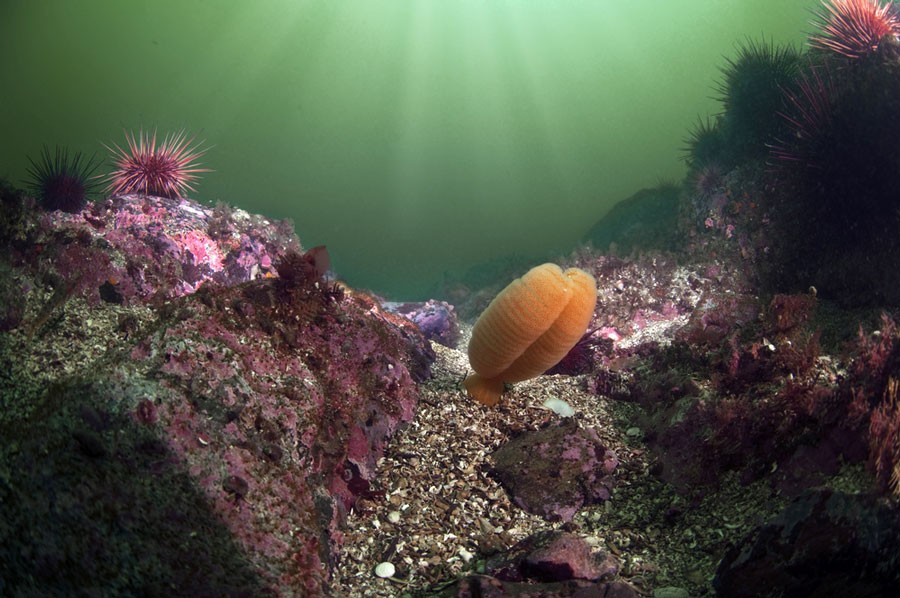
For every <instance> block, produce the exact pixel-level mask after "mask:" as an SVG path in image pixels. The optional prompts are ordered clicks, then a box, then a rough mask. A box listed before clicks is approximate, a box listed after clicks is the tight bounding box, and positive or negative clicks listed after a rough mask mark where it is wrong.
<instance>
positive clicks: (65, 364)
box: [0, 197, 433, 595]
mask: <svg viewBox="0 0 900 598" xmlns="http://www.w3.org/2000/svg"><path fill="white" fill-rule="evenodd" d="M42 218H43V220H42V223H41V225H40V227H39V228H38V229H35V230H36V231H37V232H35V233H34V234H35V235H36V237H35V238H39V239H40V240H41V249H40V253H41V254H42V255H45V256H56V257H55V259H53V260H47V261H45V260H44V259H43V258H42V259H41V260H38V259H37V257H36V255H37V250H36V249H34V248H32V249H31V250H29V248H28V247H26V246H24V245H21V244H19V245H17V246H16V250H15V251H16V255H15V256H12V257H13V259H12V260H11V264H9V265H4V266H3V267H4V268H7V274H6V275H4V276H3V277H2V279H3V281H4V282H9V281H25V280H38V281H44V280H46V277H47V276H51V275H52V277H54V278H55V279H57V280H59V281H61V282H60V283H59V285H60V288H63V289H65V290H66V291H67V293H68V294H67V295H65V296H62V298H61V299H59V300H57V299H56V298H51V300H50V301H49V304H51V305H52V306H53V307H54V312H53V313H54V314H55V315H53V316H52V317H45V316H43V315H42V313H43V312H44V311H46V310H45V309H42V308H41V305H42V304H44V303H48V302H47V300H46V299H45V298H44V295H45V294H49V293H47V292H46V290H45V289H43V288H41V290H42V291H44V293H43V294H42V293H37V292H34V291H32V292H31V293H28V294H26V295H25V296H24V301H23V302H24V303H25V305H26V309H25V310H24V316H23V318H24V320H23V321H22V325H21V326H19V327H18V329H15V330H12V331H10V332H5V333H3V335H2V336H0V365H3V366H4V370H8V371H9V376H8V377H6V378H4V379H3V380H2V381H0V384H2V386H0V391H2V392H0V401H2V406H3V409H2V410H0V434H2V436H3V437H4V438H5V439H8V440H9V442H4V443H3V446H2V447H0V501H2V502H3V505H4V521H5V522H6V523H7V525H5V526H0V580H2V581H0V593H6V592H10V593H12V594H29V595H47V594H61V595H70V594H74V593H77V592H81V591H90V592H91V593H96V594H104V595H112V594H114V595H122V594H134V593H141V592H149V593H151V594H165V593H169V592H170V590H171V588H173V587H176V588H178V589H179V591H183V592H187V593H193V594H198V595H201V594H216V595H270V594H272V593H285V594H290V593H293V594H295V595H326V594H327V593H328V584H329V578H330V574H331V568H332V566H333V564H334V562H335V559H336V555H337V554H338V550H339V547H340V542H341V538H342V536H341V532H340V526H341V524H342V522H343V521H344V519H345V517H346V515H347V513H348V512H349V511H350V510H351V509H353V508H355V506H356V504H357V502H358V501H359V500H360V499H361V498H366V499H377V498H378V496H379V490H378V488H377V481H376V479H375V466H376V463H377V461H378V459H379V458H380V457H381V455H382V454H383V450H384V446H385V442H386V441H387V439H388V438H389V437H390V436H391V434H393V433H394V432H395V431H396V430H397V429H398V428H399V427H400V426H401V425H403V424H404V423H405V422H408V421H410V420H411V419H412V417H413V415H414V413H415V410H416V406H417V401H418V391H417V388H416V384H415V379H421V378H423V377H427V375H428V367H429V364H430V361H431V360H432V359H433V353H431V349H430V345H429V343H428V341H427V340H426V339H425V338H424V336H422V334H421V333H420V332H419V331H418V330H417V329H416V328H415V326H413V325H412V324H410V323H409V322H407V321H406V320H404V319H402V318H400V317H397V316H394V315H392V314H388V313H380V312H379V311H378V310H377V309H373V306H372V305H371V304H370V302H369V301H368V300H367V299H366V298H365V297H364V296H362V295H358V294H356V293H355V292H353V291H352V290H350V289H343V288H337V287H335V286H328V285H324V284H319V283H318V282H317V283H316V284H312V285H307V286H305V287H302V288H287V286H286V285H284V284H279V279H278V278H277V277H273V276H259V277H258V275H261V273H262V272H263V271H265V270H266V269H267V268H268V267H269V266H265V265H264V264H269V265H270V266H271V262H269V260H268V257H271V256H278V255H280V254H282V253H283V252H284V250H285V248H286V247H299V242H298V240H297V239H296V237H294V236H293V235H292V233H290V231H289V230H286V229H283V228H281V227H280V226H279V225H273V224H271V223H269V222H268V221H266V220H265V219H263V218H261V217H257V216H250V215H247V214H245V213H243V212H240V211H222V210H220V211H218V212H217V213H216V214H212V213H211V211H210V210H208V209H207V208H205V207H202V206H200V205H199V204H195V203H193V202H190V201H188V200H181V201H174V200H163V199H159V198H143V197H127V198H114V199H111V200H108V201H106V202H103V203H101V204H97V205H95V206H94V208H93V210H92V211H89V210H84V211H82V212H81V213H79V214H63V213H61V212H58V213H53V214H51V215H44V217H42ZM210 220H212V222H211V221H210ZM201 225H202V228H199V229H198V228H197V227H198V226H201ZM30 251H31V252H33V253H34V255H32V253H29V252H30ZM62 256H67V257H65V258H63V257H62ZM264 258H265V259H264ZM0 259H2V258H0ZM6 259H10V258H9V256H7V258H6ZM48 268H56V270H55V271H54V272H47V269H48ZM0 271H3V270H2V269H0ZM73 279H74V281H75V282H74V283H73V282H72V280H73ZM113 279H115V280H113ZM106 282H108V283H109V285H114V286H115V291H116V293H117V294H116V297H118V296H119V295H121V297H122V298H123V300H122V302H119V301H118V300H117V301H112V302H110V301H102V300H101V297H100V290H99V289H100V287H101V286H102V285H103V284H104V283H106ZM41 285H43V282H41ZM35 286H37V285H35ZM198 287H199V290H197V289H198ZM195 291H196V292H195ZM103 292H104V293H105V294H106V296H107V298H108V297H110V295H109V293H110V292H111V289H109V288H107V289H106V290H105V291H103ZM57 294H59V293H54V297H55V296H56V295H57ZM160 299H164V301H161V300H160ZM48 522H51V523H50V524H49V525H48Z"/></svg>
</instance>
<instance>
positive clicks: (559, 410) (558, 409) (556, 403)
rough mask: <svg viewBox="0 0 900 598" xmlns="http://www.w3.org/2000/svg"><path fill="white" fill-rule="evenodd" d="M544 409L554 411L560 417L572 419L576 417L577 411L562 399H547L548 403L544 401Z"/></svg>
mask: <svg viewBox="0 0 900 598" xmlns="http://www.w3.org/2000/svg"><path fill="white" fill-rule="evenodd" d="M543 407H544V408H545V409H549V410H550V411H553V412H554V413H556V414H557V415H559V416H560V417H572V416H573V415H575V410H574V409H572V406H571V405H569V404H568V403H566V402H565V401H563V400H562V399H556V398H551V399H547V400H546V401H544V404H543Z"/></svg>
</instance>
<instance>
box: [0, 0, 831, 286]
mask: <svg viewBox="0 0 900 598" xmlns="http://www.w3.org/2000/svg"><path fill="white" fill-rule="evenodd" d="M817 4H818V0H671V1H669V2H663V1H662V0H643V1H630V0H629V1H627V2H623V1H613V0H457V1H454V0H308V1H302V0H258V1H252V2H251V1H247V0H240V1H238V0H227V1H226V0H221V1H213V0H207V1H200V0H152V1H145V0H127V1H126V0H0V177H7V178H9V179H11V180H13V181H14V182H19V181H21V179H22V178H23V177H24V176H25V169H26V166H27V164H28V162H27V159H26V156H27V155H32V156H36V155H37V154H38V152H39V150H40V147H41V145H42V144H45V143H46V144H49V145H51V146H52V145H55V144H63V145H67V146H69V147H71V148H73V149H81V150H83V151H88V152H92V151H95V150H96V151H100V152H104V153H105V150H104V149H103V146H102V145H101V142H107V143H109V142H110V141H115V142H118V143H122V141H123V129H129V130H136V129H139V128H140V127H142V126H143V127H145V128H147V127H149V128H154V127H156V128H158V129H159V131H160V132H166V131H171V130H176V129H180V128H183V127H187V128H188V129H190V130H191V131H193V132H195V133H198V134H199V135H200V136H201V137H202V138H204V139H206V140H207V141H208V142H209V143H210V144H213V145H214V147H213V148H212V149H211V150H210V151H209V152H208V154H207V155H206V156H205V159H204V162H205V165H207V166H208V167H210V168H212V169H214V170H215V172H212V173H209V174H207V175H205V177H204V178H203V180H202V181H201V182H200V184H199V186H198V192H197V194H196V197H197V198H198V199H201V200H203V201H206V202H215V201H218V200H221V201H224V202H226V203H229V204H232V205H236V206H238V207H241V208H244V209H246V210H250V211H254V212H260V213H264V214H267V215H269V216H272V217H278V218H291V219H293V221H294V223H295V226H296V229H297V232H298V234H299V236H300V238H301V241H302V242H303V244H304V245H305V246H307V247H309V246H312V245H316V244H321V243H325V244H327V245H328V247H329V250H330V252H331V254H332V263H333V265H334V267H335V269H336V270H337V273H338V274H339V275H340V276H341V277H342V278H344V279H346V280H347V281H348V282H350V283H351V284H353V285H354V286H363V287H369V288H373V289H375V290H378V291H380V292H385V293H387V294H389V295H393V296H395V297H401V296H402V297H405V298H413V297H415V296H421V295H422V294H423V293H426V292H427V290H428V289H429V288H430V287H432V286H433V285H435V284H436V283H438V282H439V281H440V280H441V278H442V276H443V275H444V273H445V272H459V271H463V270H465V269H466V268H468V267H469V266H471V265H473V264H476V263H479V262H482V261H484V260H488V259H492V258H496V257H499V256H504V255H507V254H511V253H518V254H539V253H542V252H546V251H548V250H566V249H568V248H571V247H572V246H573V245H574V244H575V243H576V242H577V240H578V239H579V238H580V237H581V235H582V234H583V233H584V232H585V231H586V230H587V229H588V228H590V226H591V225H592V224H593V223H594V222H595V221H596V220H597V219H598V218H599V217H600V216H602V215H603V214H604V213H605V212H606V210H607V209H608V208H609V207H610V206H611V205H612V204H614V203H615V202H617V201H620V200H622V199H624V198H625V197H627V196H629V195H630V194H632V193H633V192H635V191H637V190H638V189H640V188H642V187H646V186H652V185H655V184H656V183H657V182H659V181H660V180H676V179H679V178H680V177H681V176H682V174H683V164H682V163H681V162H680V160H679V155H680V147H681V145H682V140H683V138H684V137H685V134H686V131H687V130H688V129H689V128H690V127H691V126H692V124H693V123H694V122H695V121H696V118H697V116H698V115H700V114H703V115H705V114H707V113H709V112H716V111H717V104H716V102H715V101H714V100H712V99H711V96H713V95H714V92H713V90H712V87H713V85H714V83H715V81H716V80H717V78H718V72H717V68H718V67H719V66H720V65H721V64H722V62H723V61H722V56H723V55H724V54H728V55H731V54H733V49H734V44H735V42H737V41H739V40H741V39H744V38H746V37H747V36H751V37H754V38H759V37H760V36H761V35H762V34H765V35H766V36H767V37H771V38H773V39H774V40H775V41H776V42H787V41H794V42H798V43H799V42H801V41H802V40H803V39H804V34H805V32H807V31H808V30H809V29H810V26H809V25H808V21H809V20H810V13H809V10H810V7H813V6H815V5H817Z"/></svg>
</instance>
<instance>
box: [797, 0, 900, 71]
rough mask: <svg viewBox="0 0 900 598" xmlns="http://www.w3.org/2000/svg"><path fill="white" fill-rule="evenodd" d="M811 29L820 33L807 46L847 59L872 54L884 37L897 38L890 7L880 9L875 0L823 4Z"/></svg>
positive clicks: (898, 26)
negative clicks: (834, 53) (814, 26)
mask: <svg viewBox="0 0 900 598" xmlns="http://www.w3.org/2000/svg"><path fill="white" fill-rule="evenodd" d="M815 25H816V26H817V27H818V29H819V30H820V33H818V34H815V35H812V36H810V39H809V43H810V45H811V46H812V47H814V48H819V49H823V50H830V51H832V52H837V53H838V54H842V55H844V56H847V57H848V58H860V57H862V56H865V55H866V54H870V53H872V52H874V51H875V50H876V49H878V45H879V44H880V43H881V40H882V39H883V38H884V37H885V36H887V35H891V36H895V37H896V36H897V35H900V20H898V18H897V16H896V14H895V12H894V9H893V3H892V2H888V3H886V4H885V5H883V6H882V5H881V4H880V3H879V2H878V0H825V1H824V2H823V3H822V6H821V7H820V9H819V10H818V11H817V12H816V22H815Z"/></svg>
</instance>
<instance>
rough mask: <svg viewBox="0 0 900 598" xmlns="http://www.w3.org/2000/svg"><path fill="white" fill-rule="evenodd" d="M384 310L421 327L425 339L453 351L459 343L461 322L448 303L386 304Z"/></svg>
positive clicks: (429, 301) (433, 301)
mask: <svg viewBox="0 0 900 598" xmlns="http://www.w3.org/2000/svg"><path fill="white" fill-rule="evenodd" d="M383 306H384V308H385V309H386V310H388V311H390V312H393V313H396V314H400V315H401V316H403V317H404V318H406V319H408V320H410V321H411V322H412V323H413V324H415V325H416V326H418V327H419V330H421V331H422V334H424V335H425V338H427V339H428V340H432V341H434V342H436V343H440V344H442V345H444V346H445V347H450V348H451V349H453V348H455V347H456V344H457V343H458V342H459V336H460V332H459V322H458V319H457V316H456V311H455V310H454V309H453V306H452V305H450V304H449V303H447V302H446V301H436V300H434V299H429V300H428V301H425V302H424V303H422V302H416V303H395V302H390V301H389V302H385V303H384V304H383Z"/></svg>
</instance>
